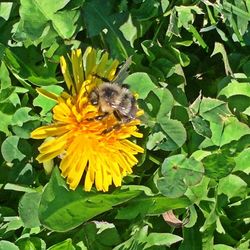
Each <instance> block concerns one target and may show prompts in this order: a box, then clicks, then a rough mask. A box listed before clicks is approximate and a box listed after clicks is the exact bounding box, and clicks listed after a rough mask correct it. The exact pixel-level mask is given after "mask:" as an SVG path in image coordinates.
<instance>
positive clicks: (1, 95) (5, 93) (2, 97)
mask: <svg viewBox="0 0 250 250" xmlns="http://www.w3.org/2000/svg"><path fill="white" fill-rule="evenodd" d="M14 90H15V88H14V87H8V88H6V89H1V90H0V103H2V102H5V101H8V99H9V97H10V95H11V94H12V93H13V92H14Z"/></svg>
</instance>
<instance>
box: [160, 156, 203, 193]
mask: <svg viewBox="0 0 250 250" xmlns="http://www.w3.org/2000/svg"><path fill="white" fill-rule="evenodd" d="M161 173H162V175H163V177H160V178H159V179H158V180H157V187H158V189H159V191H160V192H161V193H162V194H163V195H165V196H167V197H172V198H175V197H180V196H182V195H183V194H184V193H185V192H186V190H187V188H188V187H189V186H193V185H196V184H198V183H199V182H200V181H201V179H202V177H203V174H204V168H203V166H202V163H201V162H198V161H196V160H195V159H193V158H186V157H185V156H184V155H174V156H170V157H169V158H166V159H165V160H164V162H163V164H162V166H161Z"/></svg>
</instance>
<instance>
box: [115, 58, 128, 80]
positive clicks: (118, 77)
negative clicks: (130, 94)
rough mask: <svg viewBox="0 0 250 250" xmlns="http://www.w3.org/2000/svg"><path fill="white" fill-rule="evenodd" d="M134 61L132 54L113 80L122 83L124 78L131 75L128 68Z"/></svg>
mask: <svg viewBox="0 0 250 250" xmlns="http://www.w3.org/2000/svg"><path fill="white" fill-rule="evenodd" d="M131 63H132V58H131V56H130V57H129V58H128V59H127V60H126V62H125V63H124V64H123V65H122V67H121V69H120V70H119V72H118V74H117V75H116V77H115V78H114V79H113V80H112V82H116V83H122V82H123V81H124V79H125V78H126V77H127V76H128V75H129V73H128V68H129V66H130V65H131Z"/></svg>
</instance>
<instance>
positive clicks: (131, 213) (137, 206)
mask: <svg viewBox="0 0 250 250" xmlns="http://www.w3.org/2000/svg"><path fill="white" fill-rule="evenodd" d="M190 204H191V202H190V200H189V199H188V198H187V197H185V196H182V197H179V198H168V197H164V196H161V195H156V196H153V197H149V196H146V195H140V196H139V197H136V198H134V199H133V200H131V201H129V202H128V204H127V205H126V206H124V207H122V208H120V209H119V210H118V214H117V215H116V219H121V220H132V219H135V218H136V217H137V216H139V215H141V216H143V215H149V216H152V215H159V214H162V213H164V212H166V211H168V210H171V209H178V208H186V207H188V206H189V205H190Z"/></svg>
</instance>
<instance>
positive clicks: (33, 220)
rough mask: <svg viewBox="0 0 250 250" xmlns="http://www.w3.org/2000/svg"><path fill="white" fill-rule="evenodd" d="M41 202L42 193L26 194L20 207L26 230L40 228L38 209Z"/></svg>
mask: <svg viewBox="0 0 250 250" xmlns="http://www.w3.org/2000/svg"><path fill="white" fill-rule="evenodd" d="M40 200H41V193H38V192H33V193H26V194H24V196H23V197H22V199H21V200H20V202H19V205H18V211H19V215H20V217H21V219H22V221H23V223H24V226H25V227H26V228H32V227H39V226H40V221H39V218H38V208H39V203H40Z"/></svg>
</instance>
